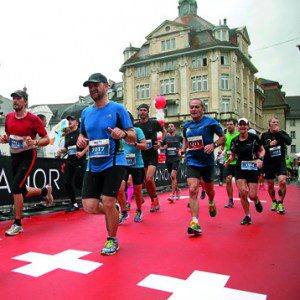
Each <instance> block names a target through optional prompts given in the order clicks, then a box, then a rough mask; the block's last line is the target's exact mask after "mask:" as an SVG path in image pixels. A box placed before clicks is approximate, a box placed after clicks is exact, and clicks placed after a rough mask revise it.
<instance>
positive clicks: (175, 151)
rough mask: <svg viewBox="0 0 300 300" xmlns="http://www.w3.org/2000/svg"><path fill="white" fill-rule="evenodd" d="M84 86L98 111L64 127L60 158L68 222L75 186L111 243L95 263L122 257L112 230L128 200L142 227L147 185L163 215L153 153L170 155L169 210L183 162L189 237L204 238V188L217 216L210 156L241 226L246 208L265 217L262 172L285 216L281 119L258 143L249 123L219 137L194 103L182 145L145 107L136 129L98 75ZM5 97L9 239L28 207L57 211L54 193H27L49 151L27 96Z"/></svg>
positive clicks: (0, 139)
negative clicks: (36, 199)
mask: <svg viewBox="0 0 300 300" xmlns="http://www.w3.org/2000/svg"><path fill="white" fill-rule="evenodd" d="M83 86H84V87H87V88H88V89H89V94H90V96H91V97H92V99H93V100H94V103H93V104H92V105H90V106H89V107H87V108H86V109H84V110H83V112H82V116H81V120H80V125H79V120H77V118H76V117H74V116H68V117H67V120H68V125H69V130H68V133H66V135H65V144H64V147H63V148H61V149H60V150H59V152H58V157H63V156H64V155H67V162H66V168H65V188H66V191H67V194H68V197H69V198H70V207H69V209H68V210H67V212H74V211H76V210H78V209H79V206H78V203H77V202H76V197H75V190H74V186H75V187H76V188H78V189H81V190H82V206H83V209H84V211H85V212H87V213H89V214H102V215H104V216H105V221H106V222H105V224H106V230H107V241H106V242H105V244H104V246H103V248H102V250H101V254H103V255H112V254H115V253H116V252H117V250H118V249H119V243H118V239H117V231H118V226H119V224H121V223H123V222H124V221H125V220H126V219H127V218H128V209H129V206H130V202H129V201H130V198H131V196H132V195H134V197H135V202H136V211H135V216H134V221H135V222H137V223H139V222H141V221H142V220H143V213H142V204H143V202H144V199H143V194H142V185H143V182H144V183H145V187H146V190H147V193H148V195H149V197H150V199H151V203H150V212H151V213H158V212H159V210H160V205H161V203H160V201H159V197H158V195H157V191H156V185H155V181H154V176H155V172H156V168H157V166H158V150H159V149H164V150H165V151H166V167H167V170H168V172H169V173H170V177H171V182H172V183H171V196H170V197H169V199H168V200H169V201H170V203H173V202H174V201H175V200H179V199H180V189H179V188H178V183H177V173H178V169H179V165H180V162H181V159H182V158H185V160H186V168H187V185H188V192H189V205H188V207H189V209H190V213H191V219H190V222H189V224H188V226H187V233H188V234H190V235H200V234H201V233H202V229H201V227H200V224H199V202H198V193H199V187H200V186H201V187H202V191H201V196H200V197H201V198H202V199H203V198H204V197H205V195H207V197H208V212H209V215H210V217H212V218H213V217H215V216H216V215H217V207H216V202H215V188H214V181H215V156H214V152H215V150H216V152H217V156H218V165H220V166H221V167H222V172H221V175H220V182H222V183H223V176H225V178H226V191H227V195H228V203H227V204H226V205H225V207H226V208H228V209H230V208H234V201H233V178H235V182H236V186H237V189H238V193H239V196H240V199H241V204H242V207H243V210H244V214H245V216H244V218H243V219H242V221H241V222H240V224H241V225H249V224H251V222H252V218H251V216H250V203H249V200H248V199H250V200H251V201H252V202H253V203H254V206H255V209H256V211H257V212H259V213H261V212H262V211H263V206H262V204H261V202H260V200H259V198H258V182H259V176H260V173H262V172H263V173H264V174H265V179H266V180H267V184H268V193H269V195H270V198H271V200H272V208H271V209H272V210H273V211H277V212H278V213H279V214H284V213H285V207H284V199H285V195H286V176H287V166H286V160H285V149H286V146H287V145H290V144H291V138H290V137H289V135H288V134H287V133H286V132H285V131H283V130H281V129H280V127H279V121H278V118H277V117H275V116H274V117H272V118H271V119H270V120H269V130H268V131H267V132H264V133H262V135H261V137H259V136H258V135H257V134H255V133H251V132H250V131H249V129H250V128H249V121H248V120H247V119H246V118H241V119H239V120H235V119H229V120H227V123H226V134H225V133H224V131H223V129H222V127H221V125H220V124H219V123H218V121H217V120H215V119H214V118H211V117H209V116H206V115H205V106H204V104H203V102H202V101H201V100H191V101H190V102H189V110H190V116H191V120H190V121H188V122H186V123H185V124H184V126H183V132H182V135H181V134H180V133H179V132H176V127H175V124H173V123H170V124H168V126H167V130H166V129H165V128H164V127H163V126H162V125H161V124H160V123H159V122H158V121H156V120H153V119H150V117H149V106H148V105H147V104H141V105H140V106H139V107H138V115H139V121H138V122H136V123H134V119H133V116H132V114H131V113H130V112H128V111H127V110H126V109H125V107H124V106H122V105H120V104H117V103H115V102H113V101H110V100H109V99H108V98H107V91H108V88H109V85H108V81H107V78H106V77H105V76H104V75H102V74H100V73H95V74H92V75H91V76H90V77H89V78H88V79H87V80H86V81H85V82H84V83H83ZM11 97H12V98H13V109H14V111H13V112H11V113H10V114H8V115H7V116H6V121H5V134H2V135H0V143H9V145H10V150H11V160H12V165H11V167H12V173H13V183H12V187H13V188H12V193H13V198H14V207H15V220H14V222H13V224H12V226H11V227H10V228H9V229H8V230H7V231H6V232H5V235H6V236H14V235H17V234H19V233H21V232H23V227H22V224H21V219H22V209H23V203H24V198H26V197H31V196H35V195H41V196H42V197H44V198H45V200H46V201H47V204H48V205H52V203H53V197H52V188H51V186H50V185H46V186H45V187H43V188H41V189H37V188H32V187H29V186H26V184H25V183H26V178H27V177H28V175H29V174H30V171H31V170H32V168H33V166H34V163H35V160H36V156H37V150H38V149H39V148H40V147H43V146H46V145H47V144H48V143H49V138H48V136H47V132H46V130H45V124H44V123H43V122H42V120H41V118H39V117H38V116H35V115H33V114H31V113H30V112H28V111H27V109H26V107H27V102H28V95H27V93H26V92H24V91H20V90H18V91H16V92H14V93H12V94H11ZM158 132H161V133H162V136H161V140H158V135H157V134H158ZM37 136H38V138H37ZM262 170H263V171H262ZM223 174H224V175H223ZM276 177H277V179H278V182H279V190H278V196H277V195H276V193H275V190H274V179H275V178H276ZM126 188H127V201H126V194H125V190H126ZM128 203H129V205H128Z"/></svg>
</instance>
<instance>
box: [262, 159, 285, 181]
mask: <svg viewBox="0 0 300 300" xmlns="http://www.w3.org/2000/svg"><path fill="white" fill-rule="evenodd" d="M264 173H265V179H267V180H268V179H269V180H270V179H275V177H276V176H280V175H286V174H287V170H286V163H285V161H278V162H275V163H274V162H272V164H271V163H266V162H264Z"/></svg>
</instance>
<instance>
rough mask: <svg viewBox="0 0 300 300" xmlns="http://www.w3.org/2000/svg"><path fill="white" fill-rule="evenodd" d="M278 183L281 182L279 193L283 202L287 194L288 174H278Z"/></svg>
mask: <svg viewBox="0 0 300 300" xmlns="http://www.w3.org/2000/svg"><path fill="white" fill-rule="evenodd" d="M278 183H279V191H280V192H279V191H278V194H279V195H280V201H281V202H283V200H284V198H285V194H286V176H285V175H280V176H278Z"/></svg>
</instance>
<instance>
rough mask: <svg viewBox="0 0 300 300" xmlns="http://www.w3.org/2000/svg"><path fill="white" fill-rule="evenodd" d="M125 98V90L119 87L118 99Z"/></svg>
mask: <svg viewBox="0 0 300 300" xmlns="http://www.w3.org/2000/svg"><path fill="white" fill-rule="evenodd" d="M122 96H123V89H122V87H119V88H118V89H117V97H118V98H121V97H122Z"/></svg>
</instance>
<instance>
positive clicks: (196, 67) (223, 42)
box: [120, 0, 263, 132]
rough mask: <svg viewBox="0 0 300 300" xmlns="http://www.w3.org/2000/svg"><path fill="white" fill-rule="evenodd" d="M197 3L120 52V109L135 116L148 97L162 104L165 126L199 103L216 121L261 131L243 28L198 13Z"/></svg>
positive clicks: (183, 6)
mask: <svg viewBox="0 0 300 300" xmlns="http://www.w3.org/2000/svg"><path fill="white" fill-rule="evenodd" d="M197 8H198V6H197V1H196V0H180V1H179V2H178V17H177V18H176V19H175V20H173V21H169V20H165V21H164V22H163V23H162V24H160V25H159V26H158V27H156V28H155V29H154V30H153V31H152V32H150V33H149V34H148V35H147V36H146V41H145V43H144V44H143V45H142V46H141V47H139V48H137V47H132V46H131V45H130V47H128V48H126V49H125V51H124V52H123V54H124V63H123V65H122V66H121V68H120V71H121V72H122V73H123V88H124V90H123V94H124V105H125V106H126V107H127V109H128V110H130V111H131V112H133V113H134V116H135V117H137V107H138V106H139V105H140V104H141V103H148V104H149V105H150V107H151V110H150V113H151V114H152V116H153V115H154V114H155V108H154V101H153V99H154V98H155V97H157V96H158V95H163V96H164V97H165V98H166V100H167V106H166V120H165V121H166V122H174V123H177V124H182V123H183V121H185V120H186V118H187V117H188V115H189V101H190V100H191V99H199V98H200V99H201V100H203V101H204V103H205V105H206V112H207V114H208V115H210V116H212V117H215V118H216V119H218V120H219V121H220V122H221V123H222V122H225V121H226V120H227V119H228V118H229V117H235V118H239V117H246V118H248V119H249V121H250V123H251V124H250V126H251V127H253V128H255V129H256V130H257V131H258V132H261V131H262V129H263V124H262V102H263V101H261V98H259V99H260V100H259V101H256V97H255V78H254V74H255V73H256V72H257V69H256V67H255V66H254V65H253V63H252V62H251V56H250V55H249V52H248V47H249V45H250V38H249V35H248V32H247V28H246V27H245V26H243V27H239V28H229V27H228V25H227V20H226V19H224V20H223V21H222V22H221V21H220V23H219V24H218V25H213V24H212V23H210V22H208V21H206V20H204V19H203V18H201V17H200V16H198V15H197Z"/></svg>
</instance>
